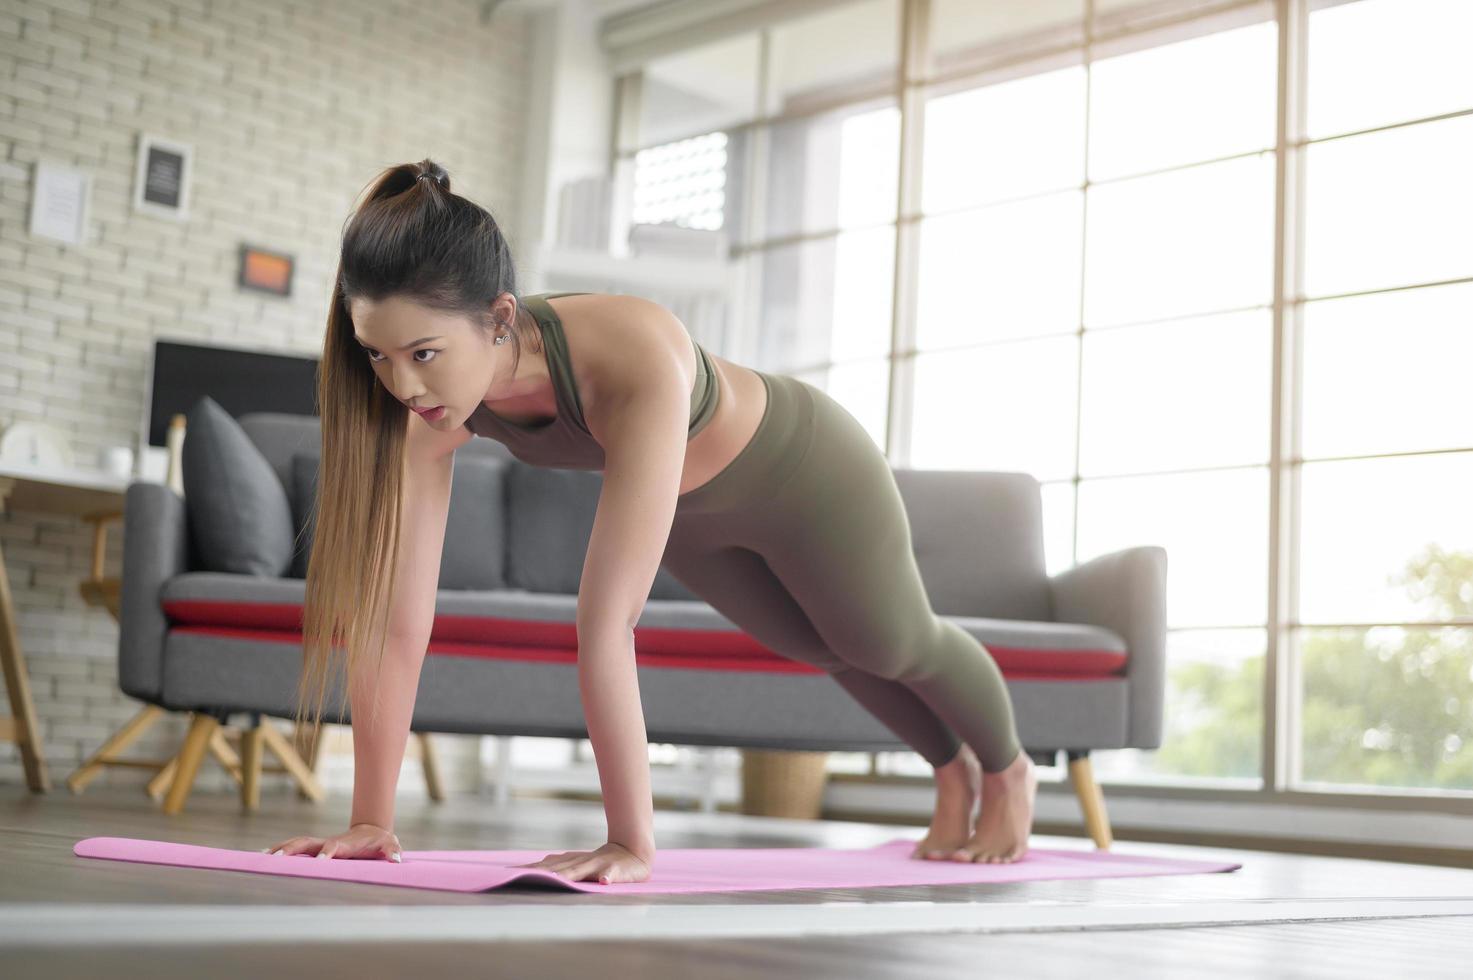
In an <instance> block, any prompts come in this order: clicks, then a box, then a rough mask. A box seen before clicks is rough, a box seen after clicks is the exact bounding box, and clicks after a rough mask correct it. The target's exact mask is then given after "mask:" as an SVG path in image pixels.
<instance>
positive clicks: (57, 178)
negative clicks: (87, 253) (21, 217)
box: [30, 160, 92, 245]
mask: <svg viewBox="0 0 1473 980" xmlns="http://www.w3.org/2000/svg"><path fill="white" fill-rule="evenodd" d="M91 196H92V178H91V176H90V175H89V174H88V173H87V172H86V171H84V170H78V169H76V168H75V167H68V166H65V165H63V164H60V163H56V162H53V161H51V160H38V161H36V169H35V179H34V181H33V183H32V185H31V223H30V230H31V234H32V235H35V236H37V237H38V238H50V239H52V240H54V241H58V242H62V243H63V244H66V245H81V244H83V243H84V242H86V240H87V207H88V202H89V200H90V199H91Z"/></svg>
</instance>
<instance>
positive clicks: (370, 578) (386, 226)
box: [296, 160, 535, 739]
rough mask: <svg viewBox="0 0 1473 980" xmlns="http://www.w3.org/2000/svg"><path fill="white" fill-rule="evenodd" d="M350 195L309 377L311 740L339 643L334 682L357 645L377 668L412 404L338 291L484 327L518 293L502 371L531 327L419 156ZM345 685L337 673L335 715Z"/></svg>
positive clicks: (505, 279) (470, 218)
mask: <svg viewBox="0 0 1473 980" xmlns="http://www.w3.org/2000/svg"><path fill="white" fill-rule="evenodd" d="M361 200H362V203H361V204H360V205H359V206H358V207H357V208H356V209H355V210H354V211H353V213H351V214H350V215H349V217H348V220H347V221H346V222H345V225H344V230H343V238H342V250H341V255H340V257H339V261H338V272H337V278H336V281H335V283H334V285H333V291H332V304H331V307H330V308H329V309H328V313H327V333H326V335H325V336H324V337H323V342H322V360H321V363H320V365H319V367H318V374H317V404H318V411H319V415H320V416H321V422H322V457H321V463H320V464H319V469H318V477H317V492H316V495H315V496H314V497H313V500H312V505H311V509H312V516H311V518H310V519H311V520H313V521H315V523H316V531H315V532H314V538H313V542H312V548H311V553H310V555H309V558H308V563H307V589H306V599H305V604H304V608H303V614H302V672H301V676H300V681H299V684H298V688H297V710H296V722H297V726H298V730H299V732H300V730H301V727H302V722H303V718H304V716H305V714H306V709H307V706H308V704H309V703H310V704H312V705H313V710H312V726H313V732H312V738H313V739H315V738H316V737H317V734H318V731H319V730H320V727H321V724H322V706H323V702H324V700H325V699H326V696H327V688H328V685H329V682H330V679H331V678H330V675H331V674H332V673H333V667H334V666H335V663H336V657H337V654H338V653H339V652H341V654H342V667H343V673H342V676H343V679H344V680H345V681H347V680H348V679H349V678H352V677H354V676H356V675H357V672H358V671H359V670H360V669H362V664H363V658H364V657H365V656H367V655H368V654H367V651H370V650H371V651H373V659H374V664H375V673H376V674H377V672H378V671H379V670H380V669H381V668H382V665H383V655H384V650H385V648H386V646H387V643H388V615H389V605H390V604H389V598H390V596H391V595H392V594H393V590H394V578H395V568H396V566H397V563H398V555H399V512H400V507H401V506H402V500H403V492H404V457H405V453H404V439H405V430H406V427H407V426H408V423H409V412H410V409H409V408H408V406H406V405H405V404H403V403H402V402H401V401H399V399H398V398H396V397H395V396H394V394H393V393H392V392H390V391H388V390H386V389H385V388H384V386H383V384H382V383H381V382H380V381H379V379H378V376H377V375H376V374H375V373H374V371H373V367H372V365H371V364H370V362H369V361H368V359H367V357H366V356H365V354H364V353H363V349H362V348H361V347H360V346H359V345H358V343H357V342H356V340H355V339H354V337H353V320H352V316H351V314H350V312H349V302H350V301H351V300H353V299H357V298H360V297H361V298H363V299H367V300H371V301H373V302H379V301H381V300H383V299H385V298H387V297H389V296H400V297H403V298H405V299H408V300H412V301H414V302H416V303H419V304H421V305H423V306H426V307H430V308H432V309H436V310H441V311H447V312H452V313H458V314H463V315H464V316H466V317H468V318H469V319H470V320H471V321H472V322H473V323H475V324H476V325H478V326H479V327H480V328H481V329H483V330H486V331H488V332H490V331H491V330H492V329H493V325H492V323H491V317H490V306H491V303H492V301H493V300H495V299H496V298H497V297H498V296H500V295H501V294H502V293H505V292H510V293H511V294H512V295H513V296H514V297H517V298H518V303H517V320H516V322H515V323H514V325H513V329H512V331H511V337H512V346H513V358H512V359H513V367H512V373H513V375H515V373H516V364H517V363H518V362H519V361H520V359H521V350H522V337H523V336H524V335H525V336H529V337H531V336H535V326H533V325H532V324H530V323H529V322H528V319H527V317H526V315H525V313H524V310H523V309H522V305H521V302H520V297H518V296H517V290H516V268H515V265H514V263H513V262H512V257H511V251H510V249H509V248H508V247H507V243H506V239H505V238H504V237H503V236H502V234H501V230H500V228H499V227H497V224H496V221H495V219H494V218H492V217H491V214H490V213H489V212H488V211H486V210H485V209H484V208H482V207H481V206H479V205H477V204H475V203H473V202H471V201H469V200H467V199H466V198H464V197H461V196H459V195H456V194H452V193H451V192H450V176H449V174H447V173H446V172H445V169H444V168H443V167H441V166H440V165H439V164H437V163H435V162H433V161H431V160H421V161H420V162H419V163H405V164H400V165H398V166H395V167H390V168H389V169H387V170H385V171H383V172H382V173H381V174H380V175H379V176H378V177H377V178H375V179H374V181H373V182H372V183H371V184H370V185H369V188H368V191H367V194H366V196H364V197H362V198H361ZM348 690H349V685H348V684H347V683H344V684H343V688H342V696H341V698H340V699H339V704H338V723H339V724H341V723H342V718H343V711H344V709H345V706H346V702H347V698H348ZM375 690H377V685H375ZM377 707H378V699H377V698H375V700H374V708H375V711H376V709H377ZM353 721H354V722H355V723H356V722H357V721H358V719H356V718H355V719H353Z"/></svg>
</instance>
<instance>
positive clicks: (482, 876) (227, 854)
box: [72, 837, 1242, 895]
mask: <svg viewBox="0 0 1473 980" xmlns="http://www.w3.org/2000/svg"><path fill="white" fill-rule="evenodd" d="M914 847H915V841H913V840H909V839H906V838H896V839H895V840H891V841H886V842H885V843H883V844H878V845H876V846H874V847H869V848H856V849H851V850H843V849H838V848H824V847H730V848H729V847H695V848H679V847H673V848H661V849H660V851H659V855H658V856H657V857H656V859H655V869H654V873H653V875H652V876H651V877H650V880H648V881H639V882H616V883H613V884H609V885H601V884H599V883H598V882H597V881H568V880H567V879H566V878H561V877H559V876H558V875H556V874H554V873H552V872H551V871H546V870H543V869H540V868H516V867H512V865H516V864H527V863H529V862H532V861H540V860H542V859H543V858H544V857H546V856H547V855H549V854H554V853H557V851H558V850H561V849H560V848H553V849H550V850H540V851H405V852H404V862H403V863H402V864H399V863H396V862H393V861H387V860H384V859H382V858H375V859H372V860H368V859H353V858H332V859H328V860H322V859H319V858H317V857H308V856H306V855H302V854H262V853H261V852H260V851H237V850H231V849H230V848H225V847H201V846H199V845H197V844H175V843H171V842H169V841H161V840H140V839H137V838H132V837H89V838H87V839H86V840H82V841H78V842H77V844H76V846H74V847H73V848H72V853H73V854H76V855H77V856H78V857H90V858H107V859H109V860H113V861H137V862H142V863H145V864H172V865H177V866H179V867H186V868H213V869H217V870H221V871H252V872H257V873H260V874H272V875H286V876H288V877H293V878H331V879H334V880H336V881H361V882H368V883H370V884H375V885H399V886H402V887H405V888H434V889H439V890H441V891H452V892H483V891H489V890H490V889H492V888H499V887H501V886H502V885H509V884H512V883H514V882H520V883H538V884H541V883H546V884H551V885H557V886H561V887H563V888H567V889H570V890H572V891H579V892H604V893H608V894H614V893H617V894H620V895H675V894H688V893H691V892H746V891H763V890H768V889H784V888H876V887H882V886H885V885H967V884H986V883H991V882H1005V881H1043V880H1047V879H1056V878H1136V877H1141V876H1145V875H1179V874H1200V873H1203V872H1212V871H1235V870H1237V869H1238V868H1241V867H1242V865H1241V864H1233V863H1231V862H1225V861H1192V860H1184V859H1180V858H1163V857H1140V856H1137V855H1131V854H1112V853H1110V852H1108V851H1087V850H1077V851H1074V850H1046V849H1043V848H1032V849H1030V850H1029V851H1028V853H1027V854H1026V855H1025V856H1024V857H1023V859H1022V860H1020V861H1015V862H1013V863H1012V864H987V863H985V862H984V863H972V864H963V863H961V862H959V861H921V860H913V859H911V858H910V857H909V854H910V851H911V849H913V848H914Z"/></svg>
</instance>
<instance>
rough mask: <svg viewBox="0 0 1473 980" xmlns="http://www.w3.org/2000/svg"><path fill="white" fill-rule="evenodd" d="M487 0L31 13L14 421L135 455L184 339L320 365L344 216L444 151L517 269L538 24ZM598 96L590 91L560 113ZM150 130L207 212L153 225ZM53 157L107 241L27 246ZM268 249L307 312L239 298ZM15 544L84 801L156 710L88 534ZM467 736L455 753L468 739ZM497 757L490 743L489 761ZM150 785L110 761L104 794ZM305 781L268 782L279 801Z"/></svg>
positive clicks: (155, 742)
mask: <svg viewBox="0 0 1473 980" xmlns="http://www.w3.org/2000/svg"><path fill="white" fill-rule="evenodd" d="M481 7H482V4H481V3H480V0H435V2H433V3H412V2H406V0H355V2H354V3H351V4H349V3H325V4H316V3H292V2H286V0H251V2H250V3H245V4H236V3H229V2H223V0H6V3H5V4H4V6H3V8H0V79H3V85H0V421H3V422H4V423H7V424H8V423H9V422H12V421H15V420H18V419H38V420H44V421H45V422H47V423H50V424H52V425H55V426H58V427H60V428H61V429H62V430H63V431H64V432H65V433H66V435H67V437H68V439H69V441H70V443H71V449H72V452H73V454H74V456H75V458H76V459H77V460H78V461H79V462H80V463H83V464H87V463H90V461H91V460H93V459H95V456H96V451H97V449H98V448H99V447H101V446H104V445H109V444H118V443H122V444H128V445H132V444H134V443H135V440H136V437H137V432H136V428H137V425H136V423H137V420H139V419H140V418H142V417H143V416H144V413H145V406H144V401H145V398H146V392H145V390H144V386H145V383H146V380H145V379H146V377H147V366H148V362H149V359H150V357H151V345H152V343H153V339H154V337H156V336H158V335H160V334H168V335H171V336H175V337H183V338H188V339H197V340H199V341H203V342H208V341H212V340H219V341H222V342H228V343H229V344H231V345H234V346H248V345H252V344H260V345H262V346H263V347H265V348H270V349H289V350H298V351H303V352H311V353H316V352H318V351H319V350H320V349H321V342H322V330H323V326H324V322H325V315H326V310H327V300H328V297H329V295H330V292H331V285H332V283H331V279H332V276H333V274H334V272H335V271H336V265H337V245H338V241H339V236H340V234H341V230H342V224H343V220H344V218H345V217H346V215H347V213H348V210H349V208H350V207H351V204H352V202H353V199H354V198H355V197H356V196H357V195H358V194H359V193H360V192H361V190H362V189H363V187H364V185H365V184H366V183H367V182H368V181H369V180H370V179H371V178H372V177H373V176H374V175H375V174H376V173H377V172H378V171H379V169H381V168H382V167H385V166H389V165H392V164H395V163H399V162H404V161H411V160H418V159H421V158H423V157H432V158H434V159H436V160H438V161H439V162H440V163H441V164H443V165H444V166H445V167H446V169H447V170H448V171H449V172H450V175H451V180H452V188H453V189H454V190H456V191H457V192H459V193H462V194H465V195H466V196H468V197H470V198H472V199H473V200H475V201H477V202H479V203H480V204H482V205H483V206H485V207H487V208H489V209H490V210H491V212H492V214H493V215H495V216H496V217H497V219H498V220H499V221H501V222H502V223H503V224H504V226H505V228H506V230H507V237H508V239H509V241H510V243H511V247H512V250H513V253H514V254H515V253H516V252H517V251H518V250H519V249H520V239H521V238H522V236H523V234H524V231H523V229H524V224H526V223H524V221H523V213H522V208H521V202H522V200H523V196H524V195H523V189H524V186H525V183H526V182H525V181H524V175H523V169H522V168H523V166H524V161H525V160H526V159H527V156H528V154H527V153H526V152H525V151H526V140H527V133H528V130H529V123H530V122H531V120H529V119H528V92H529V89H530V87H531V86H530V85H529V78H528V75H529V71H530V69H529V56H530V54H531V51H530V49H529V43H530V41H531V38H532V30H531V23H530V21H531V19H532V14H531V13H530V12H529V11H527V10H522V9H517V8H516V6H515V5H510V4H509V5H506V6H505V7H504V8H498V9H496V11H495V12H494V14H493V15H492V16H491V18H490V21H489V22H488V23H486V24H482V23H481V21H480V16H479V14H480V10H481ZM567 57H569V58H571V59H572V60H575V61H576V60H578V59H579V58H580V57H581V55H578V54H577V53H576V52H573V53H569V54H568V55H567ZM589 70H591V69H589ZM578 98H579V96H578V95H577V94H576V93H572V92H566V91H565V92H564V93H563V94H562V95H561V96H559V102H560V103H561V101H565V100H568V99H571V100H572V102H573V103H574V104H575V106H576V105H577V104H578ZM595 128H596V127H595V125H594V124H592V123H589V122H588V121H587V120H586V119H585V120H584V124H581V125H580V126H578V127H575V129H576V130H577V132H578V134H579V138H578V139H577V140H576V141H573V142H574V143H575V144H576V145H577V146H579V147H581V146H582V144H583V142H584V140H585V139H586V140H587V141H588V143H589V144H590V145H596V144H597V143H598V137H597V136H596V135H595V134H593V129H595ZM140 132H147V133H150V134H153V135H158V136H163V137H168V138H172V139H176V140H180V141H183V142H188V143H192V144H193V146H194V167H195V171H194V178H193V186H192V189H191V192H190V212H191V215H190V219H189V220H188V221H187V222H185V223H182V224H181V223H177V222H173V221H170V220H168V219H164V218H157V217H153V216H149V215H141V214H135V213H134V212H133V211H132V208H131V198H132V193H133V185H132V182H133V172H134V163H135V147H136V139H137V136H138V134H139V133H140ZM557 152H559V153H561V152H562V150H561V147H559V148H557ZM43 157H44V158H47V159H52V160H56V161H58V162H61V163H64V164H68V165H71V166H76V167H80V168H83V169H85V170H87V171H88V172H89V173H91V175H92V177H93V195H92V202H91V218H90V228H89V239H88V241H87V242H86V243H84V244H82V245H77V246H64V245H59V244H55V243H52V242H50V241H48V240H42V239H32V238H30V237H29V235H28V232H27V225H28V212H29V204H30V198H31V187H30V182H31V178H32V165H33V163H34V162H35V161H36V160H37V159H38V158H43ZM570 159H572V157H570ZM534 214H535V212H534ZM530 227H532V228H533V229H534V230H535V228H536V227H537V223H536V222H535V221H533V222H530ZM243 240H245V241H249V242H251V243H253V244H256V245H260V246H263V247H267V248H273V249H279V250H281V251H285V252H288V253H292V254H293V255H295V257H296V270H295V278H294V282H293V285H292V292H293V295H292V296H291V297H290V298H276V297H269V296H264V295H263V294H259V293H245V292H241V291H240V290H239V289H238V288H237V287H236V285H235V280H236V262H237V255H236V250H237V246H238V244H239V243H240V242H241V241H243ZM519 285H521V286H522V288H523V289H527V288H529V287H532V286H535V284H533V283H532V282H531V281H530V280H529V279H525V278H524V280H523V282H522V283H520V284H519ZM120 537H121V536H120V532H116V531H115V532H113V534H112V539H111V541H110V543H109V549H108V551H109V554H108V562H109V567H108V569H107V574H110V575H117V574H119V572H120V570H121V565H120V562H119V555H120V546H121V541H120ZM0 541H3V545H4V553H5V568H6V571H7V572H8V573H9V577H10V584H11V588H12V592H13V596H14V601H15V605H16V607H17V609H18V613H19V633H20V640H21V644H22V647H23V649H24V651H25V655H26V663H27V666H28V668H29V670H30V676H31V680H32V694H33V697H34V700H35V703H36V708H37V710H38V713H39V715H40V719H41V734H42V738H43V740H44V744H43V749H44V752H45V755H46V757H47V761H48V765H49V768H50V770H51V776H52V781H53V785H55V786H57V787H58V789H59V791H62V792H65V786H64V783H63V782H62V781H63V780H64V779H65V777H66V775H67V774H68V773H69V772H70V771H71V770H72V769H73V768H74V767H75V766H76V764H77V763H79V762H80V761H81V760H82V759H84V758H86V756H87V755H90V754H91V753H92V752H93V751H95V750H96V749H97V748H98V746H99V745H100V744H101V742H102V741H103V740H104V739H105V738H106V737H107V736H108V735H110V734H111V733H112V732H113V731H114V730H115V729H116V728H117V727H118V725H119V724H120V723H121V722H123V721H124V720H125V719H127V718H129V717H131V716H132V715H133V714H134V713H135V712H136V711H137V710H138V709H139V707H140V706H141V705H140V703H139V702H135V701H133V700H131V699H129V698H126V697H124V696H123V695H122V694H120V693H119V691H118V687H117V671H116V656H117V651H116V645H117V626H116V624H115V623H114V621H113V619H112V617H111V616H110V615H108V613H107V612H105V611H103V610H100V609H96V608H92V607H88V606H86V605H85V604H84V603H83V602H82V600H81V598H80V596H79V594H78V590H77V586H78V583H79V582H80V581H81V580H82V579H83V578H85V577H86V575H87V574H88V564H89V561H90V547H91V544H90V540H89V538H88V532H87V526H86V525H84V524H82V523H81V522H80V521H76V520H73V519H69V518H59V517H54V516H47V515H43V514H35V513H7V514H3V515H0ZM0 710H4V709H0ZM277 724H278V725H279V726H281V727H283V728H286V727H287V726H285V724H284V723H282V722H278V723H277ZM183 732H184V725H183V719H182V718H178V717H172V718H170V719H168V720H167V722H166V723H164V724H160V725H156V726H155V727H154V729H153V731H152V732H151V734H150V735H149V736H148V737H146V738H145V739H143V740H142V741H140V742H139V743H137V744H136V745H135V746H134V748H133V749H132V750H130V752H129V754H130V755H132V756H134V757H144V758H147V757H168V756H170V755H172V754H173V753H174V752H175V751H176V750H177V746H178V744H179V739H180V737H181V736H182V734H183ZM444 741H445V743H446V745H445V748H444V749H443V750H442V755H443V756H445V757H446V760H447V762H450V761H451V759H452V758H453V756H454V752H453V748H454V746H453V742H454V741H455V740H451V739H449V738H445V739H444ZM464 741H467V742H469V740H464ZM474 748H475V747H474V745H471V744H467V745H466V746H465V751H466V754H467V755H468V756H469V757H470V758H474ZM451 768H453V767H452V766H447V769H451ZM451 776H453V773H452V772H447V777H451ZM146 778H147V774H146V773H144V772H141V771H128V770H110V771H109V772H107V773H106V774H104V776H103V777H102V779H101V782H104V783H105V782H122V783H126V784H139V783H141V782H143V781H144V780H145V779H146ZM284 778H285V777H283V776H272V777H268V783H267V786H268V788H269V787H271V786H272V785H273V783H272V782H270V781H269V780H277V781H281V780H284ZM22 781H23V777H22V773H21V766H20V761H19V757H18V753H17V749H16V745H15V744H14V743H13V742H5V743H0V782H5V783H14V784H20V783H21V782H22ZM224 782H225V777H224V776H223V773H222V772H221V770H220V769H219V767H218V766H217V765H215V764H214V763H213V762H212V761H206V763H205V764H204V765H202V767H201V769H200V782H199V783H198V784H197V786H199V787H200V788H201V789H203V788H205V787H208V786H212V785H213V786H219V785H222V784H223V783H224ZM447 782H450V784H451V786H452V787H453V786H454V785H455V782H454V780H453V779H450V778H447ZM409 783H410V777H409V775H408V774H406V778H405V780H403V783H402V784H409ZM421 785H422V784H421Z"/></svg>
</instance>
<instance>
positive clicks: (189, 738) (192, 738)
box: [164, 711, 220, 815]
mask: <svg viewBox="0 0 1473 980" xmlns="http://www.w3.org/2000/svg"><path fill="white" fill-rule="evenodd" d="M219 727H220V722H219V721H218V720H216V719H215V717H214V716H213V715H211V714H208V713H207V712H204V711H196V712H195V713H194V724H192V725H190V726H189V734H188V735H185V736H184V747H183V748H181V749H180V750H179V755H178V758H177V759H176V760H175V761H176V762H177V763H178V768H177V769H176V770H175V772H174V781H173V783H171V784H170V786H169V795H168V797H167V798H165V800H164V812H165V813H167V814H170V815H173V814H177V813H179V812H180V811H181V810H183V809H184V801H185V800H186V799H188V798H189V791H190V789H192V788H193V787H194V777H195V775H196V774H197V773H198V772H199V764H200V760H202V759H203V758H204V757H205V750H206V749H208V748H209V745H210V739H211V737H213V736H214V734H215V732H216V730H217V729H218V728H219Z"/></svg>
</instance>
